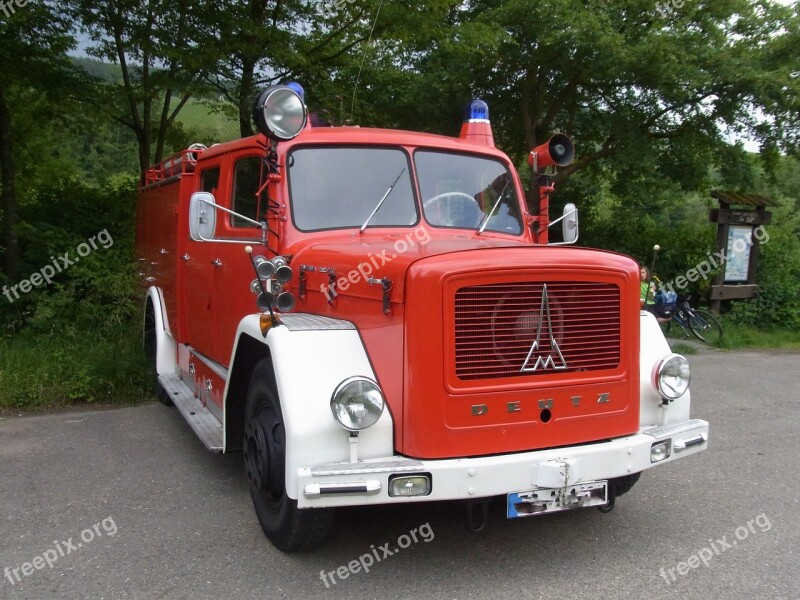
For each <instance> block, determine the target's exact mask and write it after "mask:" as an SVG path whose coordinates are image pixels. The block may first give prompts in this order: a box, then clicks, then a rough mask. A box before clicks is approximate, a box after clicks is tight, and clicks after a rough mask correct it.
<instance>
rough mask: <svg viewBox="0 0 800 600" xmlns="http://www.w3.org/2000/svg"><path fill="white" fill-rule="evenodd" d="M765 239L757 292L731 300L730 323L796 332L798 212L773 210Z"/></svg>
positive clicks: (799, 313) (799, 327) (799, 308)
mask: <svg viewBox="0 0 800 600" xmlns="http://www.w3.org/2000/svg"><path fill="white" fill-rule="evenodd" d="M766 231H767V233H768V234H769V239H768V240H767V241H766V243H765V244H763V245H762V246H761V259H760V261H759V265H758V278H757V282H758V284H759V286H760V287H759V294H758V296H756V297H755V298H754V299H752V300H738V301H734V302H732V303H731V310H730V313H729V318H730V319H731V320H732V321H733V322H734V323H740V324H743V325H754V326H761V327H780V328H783V329H788V330H791V331H800V215H798V214H797V213H794V212H792V211H791V210H790V208H789V207H787V206H784V207H781V208H779V209H778V210H776V211H774V215H773V221H772V225H767V226H766Z"/></svg>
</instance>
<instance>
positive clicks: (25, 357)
mask: <svg viewBox="0 0 800 600" xmlns="http://www.w3.org/2000/svg"><path fill="white" fill-rule="evenodd" d="M135 181H136V180H135V179H134V178H132V177H131V176H116V177H114V178H111V179H109V181H108V182H107V183H106V185H105V186H104V187H103V188H97V187H92V186H89V185H87V184H85V183H82V182H81V181H80V180H77V179H62V180H56V181H53V182H51V184H50V185H49V186H43V187H42V188H40V189H37V190H34V191H33V192H32V193H31V194H30V196H29V197H28V198H27V199H26V202H25V203H24V204H23V205H22V206H21V207H20V220H21V224H20V227H19V237H20V242H21V248H22V250H23V252H22V255H23V257H24V260H23V261H22V262H21V265H22V269H21V272H22V277H24V278H28V277H30V275H31V274H32V273H35V272H37V271H40V270H41V269H42V268H43V267H45V266H48V265H53V264H54V261H53V258H51V257H55V259H56V262H57V263H58V264H59V265H61V261H60V259H59V257H60V256H62V255H63V254H64V253H68V256H67V258H69V259H70V260H74V259H75V258H76V257H77V258H79V259H80V260H79V261H77V262H75V264H73V265H71V266H69V267H65V268H63V269H62V271H61V272H60V273H57V274H56V275H55V276H54V278H53V280H52V284H51V285H44V284H43V285H42V286H40V287H38V288H34V289H33V290H32V291H30V292H29V293H28V294H22V295H21V297H20V298H19V299H18V300H15V301H14V302H13V303H10V302H8V301H7V298H6V297H5V296H0V408H15V409H23V408H47V407H53V406H61V405H64V404H68V403H72V402H104V403H105V402H130V401H139V400H141V399H143V398H144V397H145V396H146V395H147V394H148V393H149V391H150V390H149V388H148V383H147V365H146V361H145V360H144V357H143V351H142V342H141V339H140V335H141V328H140V327H138V326H136V325H135V323H138V322H140V321H141V319H142V315H141V306H140V304H141V294H140V293H139V291H138V286H137V283H136V280H135V278H134V272H133V207H134V195H135ZM102 232H106V234H103V233H102ZM98 234H100V235H98ZM93 236H94V237H95V241H96V245H97V248H96V249H91V245H88V246H84V247H83V248H82V249H81V250H82V251H83V252H84V253H85V251H86V250H87V249H91V252H89V253H88V254H86V255H85V256H79V252H80V251H81V250H79V247H80V245H81V244H87V241H88V240H90V239H91V238H92V237H93ZM10 283H11V282H8V281H7V280H4V279H3V277H2V276H0V285H10ZM12 297H13V296H12Z"/></svg>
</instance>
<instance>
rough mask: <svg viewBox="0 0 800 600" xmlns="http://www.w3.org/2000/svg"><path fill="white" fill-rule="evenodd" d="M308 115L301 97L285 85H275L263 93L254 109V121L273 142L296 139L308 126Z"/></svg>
mask: <svg viewBox="0 0 800 600" xmlns="http://www.w3.org/2000/svg"><path fill="white" fill-rule="evenodd" d="M307 119H308V113H307V111H306V107H305V104H303V99H302V98H301V97H300V95H299V94H298V93H297V92H296V91H294V90H293V89H292V88H290V87H287V86H285V85H274V86H271V87H268V88H267V89H266V90H264V91H263V92H261V94H259V95H258V98H256V102H255V106H254V107H253V121H255V123H256V127H258V130H259V131H260V132H261V133H263V134H264V135H265V136H267V137H268V138H269V139H271V140H275V141H276V142H286V141H288V140H291V139H294V138H295V137H297V135H298V134H299V133H300V132H301V131H303V128H305V126H306V120H307Z"/></svg>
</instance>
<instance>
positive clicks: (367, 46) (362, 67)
mask: <svg viewBox="0 0 800 600" xmlns="http://www.w3.org/2000/svg"><path fill="white" fill-rule="evenodd" d="M382 6H383V0H381V1H380V3H379V4H378V10H377V11H375V20H374V21H372V29H370V31H369V37H368V38H367V45H366V46H364V52H362V53H361V66H360V67H358V75H356V84H355V86H353V100H352V102H351V103H350V118H349V119H348V122H350V123H352V122H353V111H354V110H355V106H356V92H357V91H358V82H359V80H360V79H361V71H362V70H363V69H364V63H365V62H366V60H367V50H369V45H370V44H371V43H372V34H373V33H375V25H377V24H378V16H379V15H380V14H381V7H382Z"/></svg>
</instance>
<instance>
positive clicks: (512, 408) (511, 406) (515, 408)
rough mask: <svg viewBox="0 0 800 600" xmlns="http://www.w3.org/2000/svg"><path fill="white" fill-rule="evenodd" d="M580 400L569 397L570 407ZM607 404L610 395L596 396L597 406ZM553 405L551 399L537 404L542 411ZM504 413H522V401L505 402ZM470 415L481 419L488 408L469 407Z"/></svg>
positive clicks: (575, 397)
mask: <svg viewBox="0 0 800 600" xmlns="http://www.w3.org/2000/svg"><path fill="white" fill-rule="evenodd" d="M582 399H583V396H570V402H571V403H572V406H580V404H581V400H582ZM609 402H611V394H610V393H608V392H601V393H599V394H597V401H596V403H597V404H608V403H609ZM553 404H554V402H553V399H552V398H542V399H540V400H539V402H538V406H539V410H544V409H546V408H549V409H552V408H553ZM506 412H509V413H517V412H522V401H520V400H513V401H511V402H507V403H506ZM471 413H472V416H473V417H482V416H483V415H486V414H489V406H488V405H486V404H473V405H472V407H471Z"/></svg>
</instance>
